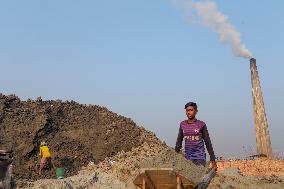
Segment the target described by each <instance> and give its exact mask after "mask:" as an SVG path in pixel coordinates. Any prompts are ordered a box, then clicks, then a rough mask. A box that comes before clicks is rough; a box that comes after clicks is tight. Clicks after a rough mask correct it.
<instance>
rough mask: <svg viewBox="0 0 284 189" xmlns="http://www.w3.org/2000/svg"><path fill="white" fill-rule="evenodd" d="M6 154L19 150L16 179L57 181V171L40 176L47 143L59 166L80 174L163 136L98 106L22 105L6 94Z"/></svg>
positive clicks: (1, 118)
mask: <svg viewBox="0 0 284 189" xmlns="http://www.w3.org/2000/svg"><path fill="white" fill-rule="evenodd" d="M0 133H1V138H0V149H8V150H13V152H14V162H13V175H14V178H15V179H16V180H28V181H33V180H37V179H40V178H54V177H55V174H54V169H51V170H53V171H48V170H47V171H45V172H44V173H43V175H41V176H39V175H38V166H39V159H38V153H39V151H38V150H39V144H40V142H41V141H46V142H47V144H48V146H49V148H50V150H51V152H52V157H53V163H54V165H55V166H56V167H58V166H64V167H65V168H66V176H71V175H75V174H76V173H77V172H78V170H80V169H81V167H82V166H86V165H87V164H88V163H89V162H94V163H95V164H97V163H99V162H100V161H102V160H104V159H105V158H106V157H111V156H114V155H116V154H117V153H118V152H120V151H124V152H127V151H129V150H131V149H132V148H135V147H138V146H140V145H141V144H143V143H144V142H146V143H147V141H149V140H156V141H159V140H158V139H157V137H156V136H155V135H154V134H153V133H151V132H149V131H147V130H145V129H144V128H142V127H138V126H137V125H136V124H135V123H134V122H133V121H132V120H131V119H129V118H126V117H123V116H120V115H118V114H116V113H113V112H111V111H109V110H107V109H106V108H104V107H100V106H96V105H82V104H79V103H77V102H74V101H66V102H62V101H61V100H56V101H53V100H49V101H43V100H42V99H41V98H38V99H37V100H30V99H29V100H27V101H21V100H20V99H19V98H18V97H17V96H15V95H9V96H5V95H2V94H0Z"/></svg>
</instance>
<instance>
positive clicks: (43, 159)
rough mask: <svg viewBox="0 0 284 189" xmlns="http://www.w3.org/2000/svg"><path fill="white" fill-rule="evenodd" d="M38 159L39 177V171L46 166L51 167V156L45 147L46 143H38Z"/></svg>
mask: <svg viewBox="0 0 284 189" xmlns="http://www.w3.org/2000/svg"><path fill="white" fill-rule="evenodd" d="M39 158H40V167H39V174H40V175H41V171H42V170H43V169H44V168H45V166H46V164H49V165H51V154H50V151H49V148H48V147H47V144H46V142H44V141H43V142H41V143H40V148H39Z"/></svg>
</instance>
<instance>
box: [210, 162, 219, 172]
mask: <svg viewBox="0 0 284 189" xmlns="http://www.w3.org/2000/svg"><path fill="white" fill-rule="evenodd" d="M211 166H212V168H213V169H215V170H216V171H217V169H218V167H217V163H216V161H215V160H214V161H211Z"/></svg>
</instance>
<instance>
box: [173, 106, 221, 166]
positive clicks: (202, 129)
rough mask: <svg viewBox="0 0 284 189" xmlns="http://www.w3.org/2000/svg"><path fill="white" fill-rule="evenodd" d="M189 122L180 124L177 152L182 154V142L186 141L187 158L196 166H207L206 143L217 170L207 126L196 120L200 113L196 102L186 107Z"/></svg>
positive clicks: (212, 162) (185, 121)
mask: <svg viewBox="0 0 284 189" xmlns="http://www.w3.org/2000/svg"><path fill="white" fill-rule="evenodd" d="M185 111H186V116H187V120H184V121H182V122H181V123H180V127H179V134H178V137H177V142H176V146H175V151H176V152H178V153H179V152H180V150H181V148H182V141H183V139H184V141H185V156H186V159H188V160H191V161H192V162H193V163H194V164H196V165H203V166H205V165H206V153H205V148H204V143H205V145H206V148H207V151H208V153H209V155H210V161H211V164H212V168H214V169H215V170H217V164H216V161H215V155H214V150H213V147H212V144H211V140H210V137H209V133H208V130H207V127H206V124H205V123H204V122H203V121H200V120H197V119H196V117H195V116H196V114H197V112H198V110H197V105H196V103H194V102H189V103H187V104H186V105H185Z"/></svg>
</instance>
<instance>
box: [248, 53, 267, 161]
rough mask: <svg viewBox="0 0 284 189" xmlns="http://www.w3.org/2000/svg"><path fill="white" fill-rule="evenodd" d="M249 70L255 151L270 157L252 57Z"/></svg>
mask: <svg viewBox="0 0 284 189" xmlns="http://www.w3.org/2000/svg"><path fill="white" fill-rule="evenodd" d="M250 70H251V84H252V99H253V109H254V124H255V134H256V147H257V153H258V154H264V155H266V156H267V157H269V158H272V148H271V142H270V136H269V131H268V123H267V118H266V113H265V108H264V102H263V97H262V92H261V86H260V81H259V77H258V71H257V66H256V60H255V59H254V58H251V59H250Z"/></svg>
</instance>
